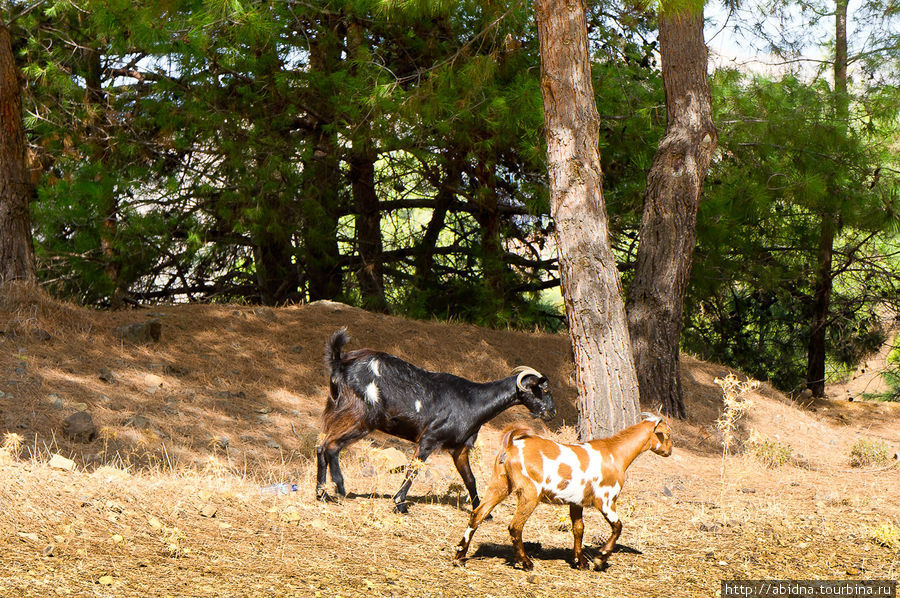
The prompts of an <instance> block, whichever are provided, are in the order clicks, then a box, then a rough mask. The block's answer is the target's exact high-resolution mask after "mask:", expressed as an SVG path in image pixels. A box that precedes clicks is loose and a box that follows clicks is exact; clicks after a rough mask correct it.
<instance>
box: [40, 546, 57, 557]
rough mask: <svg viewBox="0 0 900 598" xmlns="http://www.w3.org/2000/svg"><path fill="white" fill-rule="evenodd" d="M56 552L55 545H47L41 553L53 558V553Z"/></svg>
mask: <svg viewBox="0 0 900 598" xmlns="http://www.w3.org/2000/svg"><path fill="white" fill-rule="evenodd" d="M55 551H56V547H55V546H54V545H53V544H47V545H46V546H44V549H43V550H42V551H41V554H42V555H44V556H46V557H51V556H53V553H54V552H55Z"/></svg>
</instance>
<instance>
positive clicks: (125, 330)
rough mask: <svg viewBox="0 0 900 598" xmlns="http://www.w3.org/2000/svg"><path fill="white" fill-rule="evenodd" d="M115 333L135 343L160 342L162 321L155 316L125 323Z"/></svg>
mask: <svg viewBox="0 0 900 598" xmlns="http://www.w3.org/2000/svg"><path fill="white" fill-rule="evenodd" d="M113 334H115V335H116V336H117V337H118V338H120V339H122V340H124V341H129V342H132V343H135V344H143V343H149V342H158V341H159V339H160V338H161V337H162V322H160V321H159V320H157V319H155V318H154V319H152V320H147V321H146V322H134V323H132V324H125V325H124V326H119V327H117V328H116V329H115V330H113Z"/></svg>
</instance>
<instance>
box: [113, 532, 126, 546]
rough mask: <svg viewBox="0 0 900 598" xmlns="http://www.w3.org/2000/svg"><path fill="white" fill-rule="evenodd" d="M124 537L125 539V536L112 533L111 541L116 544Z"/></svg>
mask: <svg viewBox="0 0 900 598" xmlns="http://www.w3.org/2000/svg"><path fill="white" fill-rule="evenodd" d="M124 539H125V538H123V537H122V536H120V535H119V534H113V535H112V541H113V542H115V543H116V544H119V543H120V542H122V541H123V540H124Z"/></svg>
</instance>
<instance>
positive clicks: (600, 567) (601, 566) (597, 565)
mask: <svg viewBox="0 0 900 598" xmlns="http://www.w3.org/2000/svg"><path fill="white" fill-rule="evenodd" d="M607 558H609V555H607V556H605V557H604V556H602V555H601V556H599V557H597V558H595V559H594V571H606V570H607V569H609V563H607V562H606V559H607Z"/></svg>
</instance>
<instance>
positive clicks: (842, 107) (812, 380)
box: [806, 0, 850, 397]
mask: <svg viewBox="0 0 900 598" xmlns="http://www.w3.org/2000/svg"><path fill="white" fill-rule="evenodd" d="M834 114H835V121H836V124H837V126H838V127H842V128H843V129H846V127H847V125H848V119H849V114H850V108H849V98H848V96H847V0H837V1H836V2H835V10H834ZM829 189H830V194H829V195H830V196H831V197H832V198H836V197H838V196H839V194H840V193H841V191H840V189H838V186H837V183H836V182H835V181H834V180H831V181H829ZM819 230H820V233H819V250H818V253H817V268H816V279H815V286H814V288H813V302H812V318H811V320H810V331H809V346H808V348H807V357H806V387H807V388H809V390H811V391H812V394H813V396H815V397H824V396H825V358H826V351H825V342H826V339H827V334H828V320H829V316H830V313H831V289H832V286H833V284H834V272H833V267H832V262H833V259H834V240H835V237H836V236H837V233H838V232H839V230H840V219H839V218H838V215H837V214H834V213H828V212H825V213H824V214H822V221H821V224H820V225H819Z"/></svg>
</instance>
